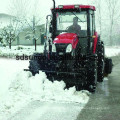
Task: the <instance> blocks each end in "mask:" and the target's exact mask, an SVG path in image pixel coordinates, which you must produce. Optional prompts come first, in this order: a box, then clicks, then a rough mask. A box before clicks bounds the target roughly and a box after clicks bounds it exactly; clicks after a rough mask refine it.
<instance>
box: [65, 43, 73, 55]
mask: <svg viewBox="0 0 120 120" xmlns="http://www.w3.org/2000/svg"><path fill="white" fill-rule="evenodd" d="M71 51H72V45H71V44H69V45H68V46H67V48H66V53H69V52H71Z"/></svg>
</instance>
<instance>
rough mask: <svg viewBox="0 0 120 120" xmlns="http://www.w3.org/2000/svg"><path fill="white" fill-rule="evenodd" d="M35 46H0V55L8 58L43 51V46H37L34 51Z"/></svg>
mask: <svg viewBox="0 0 120 120" xmlns="http://www.w3.org/2000/svg"><path fill="white" fill-rule="evenodd" d="M34 47H35V46H12V48H11V49H9V48H8V46H7V47H0V56H1V57H8V58H15V57H16V56H17V55H18V56H22V55H23V54H24V55H27V56H30V55H33V53H35V52H43V48H44V47H43V46H37V51H35V48H34Z"/></svg>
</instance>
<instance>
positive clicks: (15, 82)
mask: <svg viewBox="0 0 120 120" xmlns="http://www.w3.org/2000/svg"><path fill="white" fill-rule="evenodd" d="M27 67H28V61H17V60H13V59H12V60H10V59H0V76H1V80H0V87H1V90H2V91H0V120H3V119H4V120H7V119H8V118H10V117H11V116H13V115H14V114H15V113H16V112H17V111H19V110H20V109H21V108H23V107H24V106H25V105H27V104H28V103H30V102H31V101H36V100H39V101H41V102H45V101H46V102H47V103H49V102H55V103H71V104H73V103H77V104H80V105H82V107H81V108H79V112H80V110H81V109H82V108H83V107H84V106H85V104H86V103H87V102H88V100H89V95H90V93H89V92H88V91H79V92H76V89H75V87H72V88H70V89H69V90H67V89H65V90H64V87H65V83H64V82H63V81H60V82H58V81H55V82H54V83H52V82H51V81H49V80H48V79H47V78H46V75H45V73H43V72H42V71H39V74H37V75H36V76H32V74H31V73H30V72H26V71H23V69H25V68H27ZM77 113H78V112H77Z"/></svg>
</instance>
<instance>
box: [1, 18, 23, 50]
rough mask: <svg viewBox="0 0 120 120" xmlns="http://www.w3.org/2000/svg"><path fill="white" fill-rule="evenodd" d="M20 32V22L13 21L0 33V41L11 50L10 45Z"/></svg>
mask: <svg viewBox="0 0 120 120" xmlns="http://www.w3.org/2000/svg"><path fill="white" fill-rule="evenodd" d="M20 31H21V25H20V22H19V21H17V20H16V19H14V20H13V21H12V22H11V23H10V24H9V25H8V26H6V27H4V28H3V29H2V31H1V37H2V40H4V41H6V42H7V43H8V44H9V48H10V49H11V44H12V42H13V41H15V40H16V38H17V37H18V35H19V33H20Z"/></svg>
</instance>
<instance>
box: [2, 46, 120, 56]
mask: <svg viewBox="0 0 120 120" xmlns="http://www.w3.org/2000/svg"><path fill="white" fill-rule="evenodd" d="M43 50H44V46H43V45H37V50H36V51H35V46H23V45H19V46H12V48H11V49H9V47H8V46H7V47H0V56H1V57H8V58H15V57H16V56H17V55H18V56H22V55H23V54H24V55H27V56H30V55H32V54H33V53H35V52H39V53H41V52H43ZM119 54H120V47H119V46H118V47H116V46H112V47H111V46H105V55H106V56H107V57H112V56H117V55H119Z"/></svg>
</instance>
